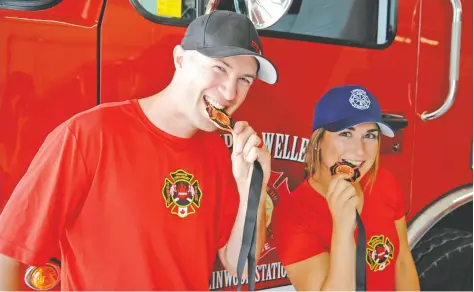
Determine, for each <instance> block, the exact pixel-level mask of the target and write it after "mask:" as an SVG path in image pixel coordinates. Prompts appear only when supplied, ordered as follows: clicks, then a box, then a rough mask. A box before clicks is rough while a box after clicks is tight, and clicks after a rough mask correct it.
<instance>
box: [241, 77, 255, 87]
mask: <svg viewBox="0 0 474 292" xmlns="http://www.w3.org/2000/svg"><path fill="white" fill-rule="evenodd" d="M240 80H242V81H243V82H245V84H248V85H250V84H252V81H251V80H249V79H248V78H245V77H242V78H240Z"/></svg>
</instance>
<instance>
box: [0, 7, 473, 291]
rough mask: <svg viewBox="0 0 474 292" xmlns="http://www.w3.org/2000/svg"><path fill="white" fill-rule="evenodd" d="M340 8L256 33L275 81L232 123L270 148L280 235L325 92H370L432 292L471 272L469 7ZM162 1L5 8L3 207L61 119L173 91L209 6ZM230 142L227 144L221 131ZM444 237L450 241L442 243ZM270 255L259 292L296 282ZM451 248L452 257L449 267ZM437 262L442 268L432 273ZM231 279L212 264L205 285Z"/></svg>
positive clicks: (0, 109) (1, 36) (1, 19)
mask: <svg viewBox="0 0 474 292" xmlns="http://www.w3.org/2000/svg"><path fill="white" fill-rule="evenodd" d="M333 1H334V0H333ZM344 1H345V2H344V4H341V3H343V2H339V3H340V6H338V7H331V6H330V5H326V4H327V3H329V1H321V0H318V1H316V0H309V1H308V0H299V1H297V0H294V1H293V5H292V6H291V8H290V10H289V11H288V13H287V14H286V15H285V16H283V18H282V19H280V20H279V21H278V22H277V23H276V24H275V25H274V26H271V27H269V28H266V29H262V30H260V33H261V36H262V43H263V50H264V53H265V55H266V56H268V57H269V58H270V59H271V60H272V61H273V62H274V63H275V64H276V66H277V68H278V70H279V81H278V83H277V84H276V85H273V86H270V85H267V84H264V83H262V82H257V83H256V84H255V85H254V86H253V88H252V89H251V91H250V93H249V95H248V97H247V100H246V102H245V103H244V105H243V106H242V107H241V109H239V111H238V112H237V114H236V115H235V116H234V118H235V119H237V120H247V121H249V123H250V124H252V126H253V127H254V129H256V130H257V131H258V132H259V133H260V134H261V136H262V137H263V138H264V141H265V144H266V145H267V146H268V147H269V149H270V151H271V154H272V157H273V160H272V171H273V176H272V180H271V186H270V187H271V189H272V193H273V195H272V196H270V197H269V198H268V212H267V215H268V217H269V222H268V223H269V226H271V210H272V208H273V206H274V205H275V204H277V203H278V199H279V198H281V197H282V196H285V195H288V193H289V192H290V191H291V190H293V189H294V188H295V187H296V186H297V185H298V184H299V183H300V182H301V181H302V179H303V178H304V171H303V163H302V161H303V160H302V159H303V154H304V152H305V150H306V146H307V143H308V138H309V137H310V135H311V126H310V125H311V119H312V114H313V106H314V104H315V103H316V101H317V99H318V97H319V96H321V95H322V94H323V93H324V92H325V91H326V90H327V89H329V88H330V87H332V86H337V85H341V84H353V83H358V84H361V85H363V86H365V87H367V88H368V89H369V90H370V91H371V92H373V93H374V94H375V95H376V96H377V97H378V98H379V100H380V102H381V105H382V109H383V111H384V114H385V117H384V118H385V120H386V121H387V122H389V123H391V125H392V126H394V127H395V128H396V129H397V132H396V136H395V138H393V139H389V138H383V140H382V147H381V152H382V156H381V163H382V164H383V165H384V166H386V167H387V168H389V169H390V170H391V171H393V173H394V175H395V176H396V177H397V178H398V180H399V182H400V184H401V187H402V189H403V192H404V196H405V204H406V212H407V215H406V216H407V220H408V222H409V240H410V244H411V246H412V248H413V253H414V257H415V260H416V261H417V268H418V272H419V273H420V278H421V279H422V284H423V285H427V286H424V287H432V286H430V284H429V283H431V282H432V283H438V282H436V278H437V277H439V275H441V274H446V273H447V274H449V273H448V272H449V270H450V269H452V268H453V267H454V266H455V265H461V266H463V267H464V266H470V269H471V271H472V221H471V220H472V140H473V139H472V130H473V129H472V107H473V105H472V41H473V40H472V10H473V9H472V8H473V7H472V1H470V0H462V1H460V0H399V1H395V0H378V1H371V3H373V2H377V5H376V6H374V7H372V6H370V5H372V4H370V5H368V4H367V3H368V2H366V1H365V0H358V1H356V0H344ZM166 2H167V1H160V0H153V1H144V0H142V1H139V0H74V1H72V0H62V1H61V0H35V1H24V0H0V125H1V127H0V195H1V200H2V201H1V202H2V204H1V206H2V207H3V206H4V204H5V203H6V201H7V200H8V198H9V196H10V194H11V192H12V191H13V189H14V187H15V185H16V183H17V182H18V181H19V180H20V178H21V177H22V175H23V174H24V172H25V171H26V169H27V167H28V165H29V163H30V162H31V159H32V158H33V156H34V155H35V154H36V151H37V150H38V148H39V146H40V145H41V143H42V142H43V140H44V138H45V137H46V135H47V134H48V133H49V132H50V131H51V130H52V129H53V128H55V127H56V126H57V125H58V124H59V123H61V122H63V121H64V120H66V119H68V118H70V117H71V116H72V115H74V114H76V113H78V112H80V111H83V110H86V109H89V108H91V107H94V106H95V105H97V104H101V103H105V102H111V101H120V100H125V99H131V98H139V97H145V96H149V95H152V94H155V93H157V92H159V91H160V90H161V89H163V88H164V87H165V86H166V84H167V83H168V82H169V81H170V79H171V77H172V74H173V62H172V50H173V47H174V46H175V45H176V44H179V42H180V39H181V37H182V35H183V33H184V30H185V26H186V25H187V23H189V21H190V20H192V19H193V18H194V17H195V16H196V15H200V14H202V13H203V12H204V7H205V3H204V1H201V0H196V1H194V0H192V1H180V0H179V1H168V2H169V3H174V4H173V5H171V4H168V5H166ZM221 2H224V3H225V2H226V1H224V0H221ZM227 2H231V1H230V0H229V1H227ZM335 2H338V1H335ZM160 3H161V4H160ZM193 3H194V4H193ZM324 3H326V4H324ZM348 3H351V4H348ZM355 4H357V5H358V6H355ZM160 5H161V6H160ZM351 5H354V6H351ZM157 6H160V7H161V10H160V9H158V7H157ZM355 7H357V9H356V8H355ZM165 8H166V9H165ZM382 16H384V17H385V18H384V17H382ZM319 19H321V20H320V21H319ZM366 19H372V20H373V21H372V22H370V21H368V20H366ZM461 19H462V22H461ZM349 24H350V25H349ZM339 27H340V28H339ZM459 60H460V61H459ZM126 126H127V125H124V127H126ZM223 140H224V141H225V143H227V145H228V146H229V148H231V147H232V145H231V140H230V139H229V137H227V136H226V135H225V134H223ZM427 233H429V234H427ZM444 239H446V240H448V241H449V242H450V244H451V245H449V244H444V243H436V242H437V241H436V240H439V242H443V240H444ZM469 243H470V247H468V248H464V246H465V245H469ZM430 246H431V247H432V248H431V249H430V248H428V247H430ZM265 249H266V250H265V252H264V253H263V254H264V256H263V257H262V258H261V260H260V262H259V266H258V271H257V272H258V275H257V282H258V283H257V288H259V289H268V288H272V287H277V286H281V285H288V284H289V281H288V279H287V278H286V277H285V275H286V273H285V272H284V269H283V268H282V267H281V265H280V264H279V262H278V258H277V254H276V251H275V250H274V246H272V238H271V237H269V238H268V241H267V244H266V247H265ZM456 249H459V252H458V254H459V255H457V254H453V257H452V258H454V259H451V260H450V259H443V255H445V254H446V253H449V252H451V251H454V250H456ZM53 256H55V255H52V257H53ZM98 256H100V255H98ZM467 257H469V260H467ZM437 259H441V262H440V263H442V264H440V265H437V267H435V268H433V267H432V266H433V262H435V260H437ZM455 261H456V262H455ZM459 261H461V262H459ZM435 270H436V271H435ZM470 275H471V276H469V277H470V280H469V281H470V285H471V287H472V273H471V274H470ZM460 277H461V275H455V274H449V277H448V278H442V279H444V280H443V281H445V282H446V281H447V282H446V283H445V285H447V286H444V287H447V288H445V289H450V288H453V289H456V288H457V289H458V290H459V289H461V288H459V287H463V286H462V283H461V284H459V283H457V284H454V282H456V281H461V280H460V279H461V278H460ZM469 277H468V278H469ZM451 281H452V282H453V283H450V282H451ZM464 281H466V280H464ZM235 284H236V283H235V279H233V278H231V277H230V275H229V274H228V273H225V272H224V271H223V269H222V267H221V266H220V264H219V263H218V262H217V263H216V268H215V272H214V273H213V275H212V277H211V281H210V286H209V288H210V289H211V290H218V289H219V290H222V289H231V288H232V287H234V288H235V286H234V285H235ZM457 285H461V286H457ZM286 288H289V287H286Z"/></svg>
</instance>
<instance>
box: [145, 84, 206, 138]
mask: <svg viewBox="0 0 474 292" xmlns="http://www.w3.org/2000/svg"><path fill="white" fill-rule="evenodd" d="M177 94H180V93H178V92H176V91H175V90H173V89H172V88H171V87H167V88H165V89H164V90H163V91H161V92H159V93H157V94H155V95H153V96H150V97H146V98H143V99H140V100H139V104H140V107H141V108H142V110H143V112H144V113H145V115H146V116H147V118H148V119H149V120H150V121H151V122H152V123H153V124H154V125H155V126H156V127H157V128H159V129H160V130H162V131H164V132H166V133H168V134H170V135H173V136H176V137H179V138H190V137H192V136H193V135H194V134H195V133H196V132H197V129H196V128H195V127H193V126H192V125H191V123H190V121H189V120H188V118H187V117H186V116H185V115H184V114H182V113H181V112H180V110H179V105H178V103H177V102H176V100H177V98H174V97H176V96H177ZM181 94H183V93H181Z"/></svg>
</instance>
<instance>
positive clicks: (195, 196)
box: [162, 169, 202, 218]
mask: <svg viewBox="0 0 474 292" xmlns="http://www.w3.org/2000/svg"><path fill="white" fill-rule="evenodd" d="M170 177H171V179H168V178H165V184H164V186H163V190H162V194H163V198H164V199H165V204H166V208H168V209H169V208H170V207H171V214H174V215H177V216H178V217H180V218H186V217H187V216H189V215H191V214H194V213H196V209H195V208H199V207H200V206H201V198H202V191H201V188H200V187H199V182H198V181H197V180H194V181H193V177H194V175H192V174H190V173H187V172H186V171H184V170H182V169H179V170H177V171H175V172H172V173H170Z"/></svg>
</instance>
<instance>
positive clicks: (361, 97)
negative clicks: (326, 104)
mask: <svg viewBox="0 0 474 292" xmlns="http://www.w3.org/2000/svg"><path fill="white" fill-rule="evenodd" d="M349 102H350V103H351V105H352V106H353V107H355V108H356V109H360V110H365V109H368V108H369V107H370V99H369V97H368V96H367V93H366V92H365V90H362V89H353V90H351V97H350V98H349Z"/></svg>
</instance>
